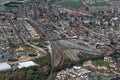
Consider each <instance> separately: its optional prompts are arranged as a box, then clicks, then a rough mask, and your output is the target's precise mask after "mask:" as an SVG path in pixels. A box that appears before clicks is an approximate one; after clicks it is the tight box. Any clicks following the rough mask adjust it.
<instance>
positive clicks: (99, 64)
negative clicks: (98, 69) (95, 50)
mask: <svg viewBox="0 0 120 80" xmlns="http://www.w3.org/2000/svg"><path fill="white" fill-rule="evenodd" d="M94 63H95V65H96V66H106V67H107V66H108V65H109V63H107V62H105V61H103V60H97V61H94Z"/></svg>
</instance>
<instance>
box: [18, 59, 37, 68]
mask: <svg viewBox="0 0 120 80" xmlns="http://www.w3.org/2000/svg"><path fill="white" fill-rule="evenodd" d="M30 66H37V64H36V63H34V62H33V61H26V62H21V63H18V66H17V67H18V68H19V69H21V68H27V67H30Z"/></svg>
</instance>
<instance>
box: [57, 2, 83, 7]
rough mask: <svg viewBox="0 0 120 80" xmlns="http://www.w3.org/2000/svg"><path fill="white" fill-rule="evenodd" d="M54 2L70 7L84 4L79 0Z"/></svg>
mask: <svg viewBox="0 0 120 80" xmlns="http://www.w3.org/2000/svg"><path fill="white" fill-rule="evenodd" d="M55 4H56V5H61V6H63V7H72V8H80V7H83V6H84V4H83V3H82V2H81V1H59V2H55Z"/></svg>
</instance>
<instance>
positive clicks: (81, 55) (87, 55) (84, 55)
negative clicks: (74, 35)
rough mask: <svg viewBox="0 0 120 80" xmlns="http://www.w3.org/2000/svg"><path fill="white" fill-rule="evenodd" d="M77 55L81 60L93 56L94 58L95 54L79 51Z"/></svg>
mask: <svg viewBox="0 0 120 80" xmlns="http://www.w3.org/2000/svg"><path fill="white" fill-rule="evenodd" d="M78 57H79V58H80V61H83V60H89V59H93V58H95V57H96V56H95V55H93V54H89V53H84V52H80V55H78Z"/></svg>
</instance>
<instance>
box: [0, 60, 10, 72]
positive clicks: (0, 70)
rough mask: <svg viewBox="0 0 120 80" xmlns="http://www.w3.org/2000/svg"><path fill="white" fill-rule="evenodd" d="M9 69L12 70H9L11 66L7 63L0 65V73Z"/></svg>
mask: <svg viewBox="0 0 120 80" xmlns="http://www.w3.org/2000/svg"><path fill="white" fill-rule="evenodd" d="M11 69H12V68H11V66H10V65H9V64H8V63H6V62H4V63H0V72H2V71H9V70H11Z"/></svg>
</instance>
